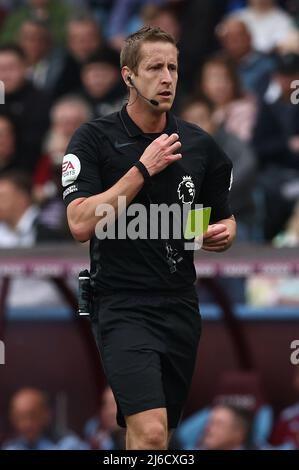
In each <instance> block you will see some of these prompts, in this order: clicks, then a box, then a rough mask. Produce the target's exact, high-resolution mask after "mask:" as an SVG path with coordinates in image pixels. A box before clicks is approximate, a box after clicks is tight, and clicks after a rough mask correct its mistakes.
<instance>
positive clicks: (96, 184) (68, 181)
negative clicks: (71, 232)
mask: <svg viewBox="0 0 299 470" xmlns="http://www.w3.org/2000/svg"><path fill="white" fill-rule="evenodd" d="M100 158H101V155H100V139H99V138H98V137H97V135H96V133H95V130H94V129H93V128H92V127H91V126H90V124H83V126H81V127H79V129H77V131H76V132H75V134H74V135H73V137H72V139H71V141H70V143H69V145H68V147H67V150H66V154H65V156H64V158H63V163H62V178H61V181H62V187H63V199H64V202H65V204H66V205H68V204H69V203H70V202H71V201H73V200H75V199H77V198H79V197H90V196H93V195H95V194H99V193H101V192H102V191H103V185H102V182H101V176H100Z"/></svg>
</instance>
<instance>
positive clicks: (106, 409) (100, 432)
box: [85, 387, 125, 450]
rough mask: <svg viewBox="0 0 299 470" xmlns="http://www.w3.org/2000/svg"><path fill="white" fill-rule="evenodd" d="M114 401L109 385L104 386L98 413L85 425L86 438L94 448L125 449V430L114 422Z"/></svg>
mask: <svg viewBox="0 0 299 470" xmlns="http://www.w3.org/2000/svg"><path fill="white" fill-rule="evenodd" d="M116 411H117V409H116V403H115V399H114V395H113V393H112V390H111V388H110V387H106V388H105V390H104V392H103V395H102V400H101V405H100V408H99V412H98V415H97V416H96V417H95V418H92V419H91V420H89V421H88V422H87V424H86V426H85V433H86V439H87V440H88V441H89V442H90V445H91V448H92V449H96V450H123V449H125V432H124V430H123V429H121V428H120V427H119V426H118V424H117V422H116Z"/></svg>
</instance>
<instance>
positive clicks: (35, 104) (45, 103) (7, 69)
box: [0, 45, 49, 172]
mask: <svg viewBox="0 0 299 470" xmlns="http://www.w3.org/2000/svg"><path fill="white" fill-rule="evenodd" d="M0 80H2V81H3V82H4V86H5V104H2V105H1V107H0V115H1V114H9V115H11V116H12V118H13V119H14V121H15V122H16V125H17V128H18V129H19V131H20V134H19V144H20V149H21V153H20V155H19V160H18V162H19V165H20V167H21V168H24V169H26V170H27V171H28V172H32V171H33V170H34V168H35V165H36V163H37V160H38V158H39V155H40V149H41V142H42V139H43V136H44V134H45V132H46V130H47V127H48V118H49V116H48V113H49V100H48V97H47V95H46V94H45V93H44V92H43V91H41V90H38V89H37V88H36V87H35V86H34V85H33V84H31V83H30V82H28V81H27V80H26V62H25V56H24V53H23V51H22V50H21V49H20V48H19V47H18V46H14V45H4V46H1V47H0Z"/></svg>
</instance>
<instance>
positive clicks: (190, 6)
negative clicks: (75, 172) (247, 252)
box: [0, 0, 299, 449]
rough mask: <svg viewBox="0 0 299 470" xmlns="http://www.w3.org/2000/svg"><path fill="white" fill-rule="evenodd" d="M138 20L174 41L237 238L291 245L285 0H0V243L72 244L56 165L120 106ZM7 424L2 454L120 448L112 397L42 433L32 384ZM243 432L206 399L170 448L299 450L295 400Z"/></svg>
mask: <svg viewBox="0 0 299 470" xmlns="http://www.w3.org/2000/svg"><path fill="white" fill-rule="evenodd" d="M144 24H149V25H157V26H159V27H161V28H162V29H165V30H167V31H168V32H170V33H172V34H173V35H174V36H175V37H176V39H177V42H178V46H179V49H180V55H179V77H180V78H179V83H178V89H177V98H176V101H175V104H174V111H175V112H176V114H177V115H179V116H181V117H182V118H183V119H185V120H187V121H189V122H191V123H194V124H196V125H198V126H200V127H201V128H203V129H204V130H205V131H206V132H208V133H210V134H211V135H212V136H213V137H214V139H215V140H216V141H217V142H218V144H219V145H220V146H221V148H223V150H224V151H225V152H226V153H227V154H228V155H229V157H230V158H231V159H232V161H233V164H234V182H233V185H232V190H231V204H232V208H233V211H234V214H235V216H236V219H237V221H238V237H239V240H245V241H258V242H272V243H273V244H275V245H276V246H286V245H288V246H290V245H291V246H298V245H299V29H298V28H299V5H298V2H297V1H296V0H284V1H278V0H247V1H246V0H217V1H211V0H64V1H59V0H51V1H49V0H10V1H8V0H0V81H2V82H3V84H4V90H2V88H1V89H0V92H3V91H4V96H0V248H3V249H5V248H13V247H31V246H34V245H35V244H38V243H43V242H49V241H56V242H57V241H70V240H71V237H70V233H69V230H68V227H67V226H66V217H65V208H64V205H63V202H62V197H61V192H62V190H61V184H60V178H61V163H62V157H63V155H64V152H65V149H66V147H67V144H68V142H69V140H70V137H71V136H72V134H73V133H74V131H75V130H76V129H77V128H78V127H79V126H80V125H81V124H82V123H84V122H86V121H88V120H90V119H92V118H97V117H101V116H104V115H106V114H109V113H111V112H115V111H117V110H119V109H120V108H121V107H122V106H123V105H124V104H125V103H126V97H127V92H126V88H125V86H124V84H123V83H122V81H121V77H120V73H119V51H120V48H121V46H122V43H123V41H124V38H125V37H126V35H127V34H129V33H131V32H133V31H135V30H137V29H138V28H139V27H141V26H142V25H144ZM2 94H3V93H2ZM298 377H299V374H298V372H296V378H295V380H294V384H295V387H296V389H297V390H298V392H299V379H298ZM201 411H202V410H200V412H201ZM267 416H268V415H267ZM88 418H89V417H86V420H88ZM191 418H192V417H191ZM191 418H190V419H191ZM195 418H196V419H195ZM10 422H11V430H10V435H9V436H6V437H7V439H6V440H5V442H4V443H3V448H7V449H19V448H20V449H46V448H47V449H48V448H49V449H51V448H52V449H87V448H92V449H122V448H124V435H123V432H122V431H121V430H120V429H119V428H118V426H117V424H116V421H115V403H114V399H113V396H112V393H111V390H110V389H106V390H105V391H104V393H103V396H102V400H101V404H100V406H99V411H98V413H97V414H96V415H95V416H94V417H93V418H91V419H90V420H88V421H87V424H86V426H85V429H84V430H82V435H81V436H80V437H79V436H77V435H76V434H74V433H73V432H71V431H67V430H64V433H63V434H62V435H61V434H59V433H55V432H54V431H53V415H52V410H51V404H50V401H49V399H48V397H47V396H46V394H44V392H42V391H41V390H37V389H31V388H26V389H21V390H19V391H17V392H16V394H15V395H14V396H13V397H12V398H11V406H10ZM190 423H191V424H192V426H193V427H192V430H193V434H192V433H190V428H188V426H189V425H191V424H190ZM253 424H254V414H253V413H252V409H248V408H246V407H245V408H244V406H243V407H242V406H240V403H238V402H237V403H235V402H226V401H222V402H219V401H218V402H217V401H215V402H213V403H212V404H211V407H210V408H209V410H208V411H207V412H206V411H205V412H204V413H202V414H200V415H199V416H196V417H194V420H193V421H189V423H188V422H187V423H185V425H186V429H187V433H186V434H187V435H188V436H189V437H190V436H193V443H192V444H190V442H189V443H187V442H184V439H183V437H184V423H182V430H181V432H178V433H177V436H175V437H174V439H173V442H172V445H173V447H174V448H196V449H247V448H261V449H262V448H269V447H270V446H272V445H273V446H282V447H283V446H286V448H299V405H298V404H297V405H294V406H293V407H291V408H288V409H286V410H285V411H283V412H282V413H281V415H280V416H279V419H278V421H277V423H276V424H275V425H273V424H272V423H271V425H269V426H268V428H269V429H268V435H267V438H265V439H264V441H257V440H256V439H255V435H254V434H253V433H252V429H253Z"/></svg>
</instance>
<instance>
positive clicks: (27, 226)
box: [16, 206, 39, 235]
mask: <svg viewBox="0 0 299 470" xmlns="http://www.w3.org/2000/svg"><path fill="white" fill-rule="evenodd" d="M38 213H39V211H38V208H37V207H36V206H30V207H28V209H27V210H26V211H25V212H24V214H23V215H22V217H21V218H20V220H19V222H18V224H17V226H16V232H17V233H18V234H19V235H25V234H27V233H28V232H30V230H32V226H33V223H34V221H35V219H36V217H37V216H38Z"/></svg>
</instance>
